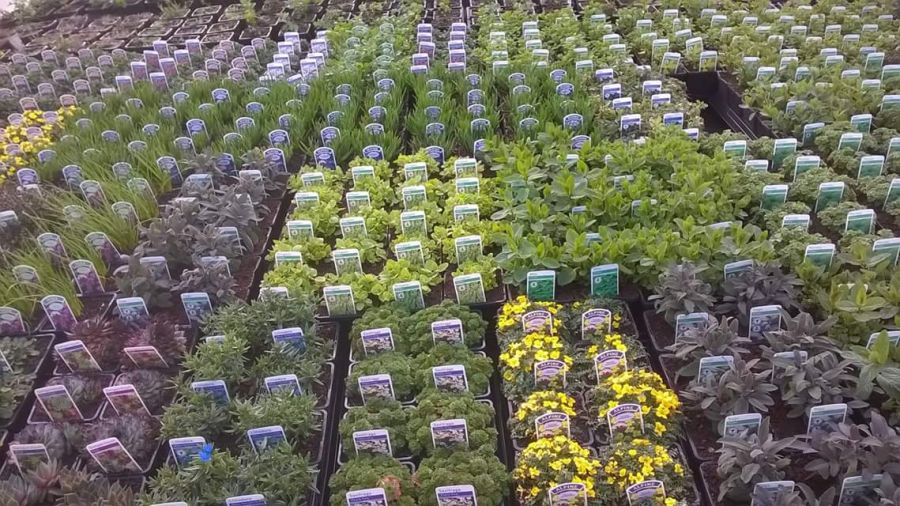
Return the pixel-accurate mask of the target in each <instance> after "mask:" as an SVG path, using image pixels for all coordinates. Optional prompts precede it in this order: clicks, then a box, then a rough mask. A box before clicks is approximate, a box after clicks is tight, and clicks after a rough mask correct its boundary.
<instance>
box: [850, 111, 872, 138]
mask: <svg viewBox="0 0 900 506" xmlns="http://www.w3.org/2000/svg"><path fill="white" fill-rule="evenodd" d="M850 126H852V127H853V128H854V129H855V130H856V131H857V132H859V133H863V134H867V133H869V130H870V129H871V128H872V115H871V114H854V115H853V116H850Z"/></svg>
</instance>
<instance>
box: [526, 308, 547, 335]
mask: <svg viewBox="0 0 900 506" xmlns="http://www.w3.org/2000/svg"><path fill="white" fill-rule="evenodd" d="M522 330H523V331H524V332H525V333H526V334H530V333H533V332H547V333H548V334H552V333H553V314H552V313H550V311H546V310H543V309H538V310H535V311H529V312H527V313H525V314H524V315H522Z"/></svg>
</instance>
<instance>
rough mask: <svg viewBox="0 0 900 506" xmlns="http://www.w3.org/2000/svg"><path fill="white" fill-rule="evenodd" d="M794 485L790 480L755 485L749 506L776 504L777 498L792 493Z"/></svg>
mask: <svg viewBox="0 0 900 506" xmlns="http://www.w3.org/2000/svg"><path fill="white" fill-rule="evenodd" d="M794 485H795V483H794V482H793V481H791V480H784V481H763V482H760V483H757V484H756V485H754V487H753V496H752V497H753V498H752V499H751V501H750V506H759V505H760V503H762V504H773V503H776V502H777V500H778V498H779V497H783V496H785V495H786V494H790V493H791V492H793V491H794Z"/></svg>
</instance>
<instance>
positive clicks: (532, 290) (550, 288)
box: [526, 270, 556, 301]
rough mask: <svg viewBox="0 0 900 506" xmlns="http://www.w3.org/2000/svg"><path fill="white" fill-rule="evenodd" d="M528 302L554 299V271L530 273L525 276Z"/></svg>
mask: <svg viewBox="0 0 900 506" xmlns="http://www.w3.org/2000/svg"><path fill="white" fill-rule="evenodd" d="M526 292H527V295H528V300H533V301H552V300H553V299H555V298H556V271H547V270H545V271H531V272H529V273H528V274H527V275H526Z"/></svg>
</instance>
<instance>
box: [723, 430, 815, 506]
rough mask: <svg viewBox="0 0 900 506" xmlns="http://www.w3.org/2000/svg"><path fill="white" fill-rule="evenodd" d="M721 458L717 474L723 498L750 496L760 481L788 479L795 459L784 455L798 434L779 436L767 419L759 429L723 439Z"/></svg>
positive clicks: (793, 443)
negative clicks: (776, 437)
mask: <svg viewBox="0 0 900 506" xmlns="http://www.w3.org/2000/svg"><path fill="white" fill-rule="evenodd" d="M719 442H720V443H721V444H722V447H721V448H720V449H719V461H718V464H717V466H716V474H717V475H718V477H719V479H720V480H721V481H720V483H719V497H718V500H719V501H722V499H724V498H726V497H727V498H729V499H732V500H739V499H740V498H744V499H746V498H747V497H749V496H750V493H751V491H752V490H753V487H754V486H755V485H756V484H757V483H761V482H766V481H778V480H781V479H783V478H784V473H785V469H786V468H787V467H789V466H790V465H791V460H790V459H789V458H787V457H786V456H785V454H784V451H785V450H788V449H791V448H792V447H793V446H794V445H795V444H796V442H797V438H796V437H787V438H784V439H775V436H774V435H773V434H772V433H771V432H770V430H769V419H768V417H765V418H763V420H762V422H761V423H760V424H759V428H758V429H757V430H756V432H751V433H750V434H745V435H741V436H726V437H723V438H721V439H719Z"/></svg>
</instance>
